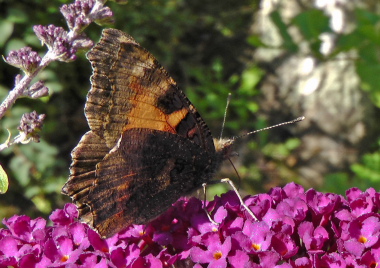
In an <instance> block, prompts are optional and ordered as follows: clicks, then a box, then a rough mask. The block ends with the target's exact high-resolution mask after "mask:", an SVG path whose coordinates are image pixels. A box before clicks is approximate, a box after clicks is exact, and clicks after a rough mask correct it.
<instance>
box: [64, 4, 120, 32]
mask: <svg viewBox="0 0 380 268" xmlns="http://www.w3.org/2000/svg"><path fill="white" fill-rule="evenodd" d="M61 13H62V15H63V16H64V17H65V19H66V21H67V25H68V26H69V29H70V30H73V31H74V32H77V31H79V30H80V29H83V28H85V27H87V26H88V25H89V24H90V23H91V22H92V21H96V22H97V23H99V24H101V23H104V22H112V21H113V20H112V17H113V13H112V11H111V9H110V8H109V7H103V5H102V4H100V1H95V0H77V1H75V2H74V3H73V4H69V5H63V6H62V7H61Z"/></svg>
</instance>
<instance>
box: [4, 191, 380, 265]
mask: <svg viewBox="0 0 380 268" xmlns="http://www.w3.org/2000/svg"><path fill="white" fill-rule="evenodd" d="M347 193H348V200H346V199H344V197H342V196H340V195H335V194H323V193H320V192H317V191H315V190H309V191H304V189H303V188H302V187H301V186H299V185H296V184H289V185H287V186H285V187H284V188H283V189H282V188H280V187H276V188H274V189H272V190H271V191H270V192H269V193H268V194H260V195H256V196H254V197H247V198H245V200H246V203H248V204H249V207H250V208H252V209H253V210H255V211H257V212H258V215H261V216H260V217H259V219H261V220H260V221H255V220H253V219H252V218H251V217H250V216H249V215H248V213H246V211H245V209H244V208H243V207H242V206H241V204H240V203H239V201H238V200H237V199H236V194H235V193H234V192H232V191H231V192H229V193H227V194H225V195H223V196H222V197H216V198H215V199H214V200H213V201H211V202H207V203H206V208H207V209H208V211H210V214H211V218H212V219H213V220H214V221H216V222H217V224H215V223H212V222H210V220H209V218H208V217H207V215H206V214H205V211H204V209H203V202H202V201H200V200H198V199H195V198H191V199H186V198H181V199H180V200H178V201H177V202H176V203H175V204H173V206H172V207H171V208H170V209H169V210H168V211H167V212H166V213H164V214H163V215H161V216H160V217H158V218H157V219H155V220H154V221H152V222H150V223H148V224H147V225H145V226H144V225H131V226H129V227H127V228H126V229H125V230H124V231H122V232H120V233H118V234H115V235H114V236H113V237H110V238H107V239H103V238H101V237H100V236H99V235H98V234H97V233H96V232H95V231H93V230H91V229H89V227H88V226H87V225H86V224H84V223H80V222H79V221H78V218H77V217H78V212H77V209H76V207H75V206H74V205H73V204H66V205H65V207H64V209H59V210H56V211H54V212H53V213H52V214H51V216H50V219H51V221H52V222H53V226H49V227H48V226H46V221H45V220H43V219H36V220H32V219H30V218H29V217H27V216H14V217H11V218H10V219H8V220H3V223H4V224H5V226H6V227H7V229H0V267H7V266H11V267H38V268H39V267H41V268H42V267H68V268H71V267H81V268H82V267H83V268H85V267H96V268H103V267H104V268H106V267H116V268H119V267H198V268H201V267H275V268H288V267H289V268H290V267H293V268H311V267H358V268H364V267H375V266H377V265H378V264H379V263H380V239H379V237H380V216H379V214H378V213H377V211H379V210H380V205H379V204H380V202H379V201H378V197H379V196H380V195H379V194H378V193H376V192H375V191H374V190H373V189H369V190H367V191H365V192H362V191H359V190H357V189H352V190H350V191H347ZM375 211H376V212H375Z"/></svg>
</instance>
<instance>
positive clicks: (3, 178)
mask: <svg viewBox="0 0 380 268" xmlns="http://www.w3.org/2000/svg"><path fill="white" fill-rule="evenodd" d="M8 185H9V182H8V176H7V173H5V171H4V169H3V167H2V166H1V165H0V194H4V193H6V192H7V191H8Z"/></svg>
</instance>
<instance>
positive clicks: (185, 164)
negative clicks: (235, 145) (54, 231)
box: [62, 29, 216, 237]
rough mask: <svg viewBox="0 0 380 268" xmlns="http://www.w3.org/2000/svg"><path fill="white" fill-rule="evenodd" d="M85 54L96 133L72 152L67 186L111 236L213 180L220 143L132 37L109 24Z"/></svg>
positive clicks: (89, 112)
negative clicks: (89, 68)
mask: <svg viewBox="0 0 380 268" xmlns="http://www.w3.org/2000/svg"><path fill="white" fill-rule="evenodd" d="M87 56H88V59H89V60H90V61H91V64H92V67H93V75H92V78H91V81H92V88H91V90H90V92H89V94H88V96H87V102H86V107H85V113H86V117H87V120H88V122H89V126H90V129H91V131H89V132H88V133H86V134H85V135H84V136H83V137H82V139H81V141H80V142H79V144H78V146H77V147H76V148H75V149H74V150H73V152H72V158H73V162H72V165H71V167H70V178H69V180H68V182H67V183H66V184H65V186H64V187H63V189H62V192H63V193H64V194H67V195H70V196H71V197H72V198H73V200H74V202H75V204H76V205H77V206H78V208H79V214H80V215H79V217H80V218H81V219H82V220H83V221H85V222H87V223H88V224H89V225H90V226H92V227H93V228H95V229H96V230H98V232H99V233H100V234H101V235H103V236H107V237H108V236H110V235H112V234H114V233H116V232H118V231H120V230H121V229H122V228H123V227H126V226H127V225H129V224H131V223H144V222H146V221H148V220H150V219H152V218H154V217H155V216H157V215H158V214H160V213H161V212H162V211H163V210H165V209H166V208H167V207H168V206H170V204H171V203H173V202H174V201H175V200H177V199H178V198H179V197H180V196H181V195H184V194H187V193H188V192H190V191H191V190H193V189H195V188H197V187H199V186H200V185H201V184H202V182H204V181H207V180H208V179H209V177H210V176H211V174H212V173H213V171H214V170H215V169H216V168H215V165H216V164H215V161H214V159H213V157H214V155H215V147H214V143H213V141H212V137H211V134H210V131H209V129H208V127H207V126H206V124H205V123H204V121H203V120H202V118H201V117H200V115H199V114H198V112H197V111H196V109H195V108H194V106H193V105H192V104H191V103H190V101H189V100H188V99H187V98H186V96H185V95H184V94H183V92H182V91H180V90H179V89H178V87H177V85H176V83H175V82H174V81H173V79H172V78H171V77H170V76H169V75H168V74H167V72H166V71H165V70H164V69H163V68H162V67H161V66H160V64H159V63H158V62H157V60H156V59H155V58H154V57H153V56H152V55H151V54H150V53H149V52H148V51H146V50H145V49H144V48H142V47H141V46H140V45H139V44H138V43H137V42H136V41H135V40H133V38H132V37H130V36H128V35H126V34H124V33H123V32H121V31H118V30H114V29H107V30H104V31H103V35H102V38H101V41H100V42H99V43H98V44H97V45H96V46H95V47H94V48H93V49H92V50H91V51H90V52H89V53H88V55H87Z"/></svg>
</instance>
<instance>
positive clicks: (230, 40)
mask: <svg viewBox="0 0 380 268" xmlns="http://www.w3.org/2000/svg"><path fill="white" fill-rule="evenodd" d="M70 2H71V1H64V0H51V1H46V0H30V1H10V0H9V1H7V0H5V1H4V0H3V1H1V0H0V32H1V35H0V53H1V54H2V55H7V53H8V52H9V51H10V50H14V49H18V48H20V47H23V46H25V45H28V46H31V47H33V49H34V50H37V51H40V52H41V53H44V51H45V48H44V47H41V46H40V44H39V41H38V40H37V38H36V37H35V36H34V33H33V30H32V26H33V25H37V24H43V25H47V24H55V25H57V26H62V27H65V25H64V20H63V17H62V16H61V15H60V13H59V7H60V6H61V5H62V4H63V3H70ZM109 6H110V7H111V9H112V10H113V11H114V13H115V19H116V23H115V25H114V26H112V27H115V28H118V29H121V30H124V31H125V32H127V33H129V34H130V35H132V36H133V37H134V38H135V39H136V40H137V41H138V42H140V43H141V44H142V45H143V46H144V47H146V48H147V49H148V50H149V51H151V52H152V54H154V55H155V56H156V57H157V59H158V60H159V62H160V63H161V64H162V65H163V66H165V67H166V69H167V70H168V71H169V73H170V74H171V75H172V76H173V78H174V79H175V80H176V81H177V82H178V84H179V85H180V87H181V88H182V89H183V90H184V91H185V92H186V94H187V96H188V97H189V99H190V100H191V101H192V102H193V103H194V104H195V106H196V107H197V109H198V110H199V112H200V113H201V114H202V116H203V118H204V119H205V121H206V122H207V124H208V125H209V126H210V128H211V130H212V132H213V133H214V136H215V137H219V133H220V127H221V125H222V120H223V115H224V109H225V105H226V104H225V103H226V99H227V96H228V93H230V92H231V93H232V101H231V106H230V108H229V111H228V114H227V121H226V128H225V132H224V133H225V134H224V135H223V136H226V137H228V136H233V135H239V134H242V133H245V132H246V131H251V130H254V129H259V128H262V127H265V126H267V123H266V121H265V120H264V119H263V118H261V117H259V116H257V111H258V110H259V107H258V104H257V98H258V97H259V94H260V91H259V90H258V88H259V83H260V81H261V78H262V77H263V76H264V75H265V73H264V72H263V70H262V69H261V68H260V67H258V66H256V65H255V64H254V63H253V62H252V60H251V56H250V55H251V54H250V53H247V52H249V51H252V50H254V49H255V47H257V46H262V47H270V44H265V43H264V42H262V40H261V39H260V37H259V36H257V35H254V34H252V32H251V24H252V18H253V16H254V15H255V14H256V12H257V10H258V8H259V1H258V0H257V1H255V0H240V1H235V0H223V1H219V0H212V1H201V0H192V1H185V0H144V1H142V0H135V1H134V0H131V1H129V2H128V3H127V4H126V5H118V4H116V3H113V2H109ZM30 10H33V12H30ZM355 14H356V16H355V20H356V29H354V31H353V32H351V33H350V34H342V35H341V36H339V39H338V43H337V49H336V51H335V52H334V54H333V55H332V56H331V58H328V59H324V58H323V57H322V55H321V54H320V52H319V48H320V47H319V46H320V41H319V39H318V36H319V35H320V34H321V33H323V32H328V31H330V29H329V24H328V19H327V17H326V16H325V15H324V14H323V12H321V11H320V10H316V9H309V10H305V11H303V12H301V13H300V14H299V15H298V16H296V17H295V18H293V20H292V21H291V23H290V24H287V23H285V22H284V19H283V18H282V17H281V15H280V12H277V11H275V12H273V13H272V14H271V19H272V21H273V22H274V24H275V25H276V26H277V28H278V31H279V32H280V35H281V37H282V39H283V44H282V48H283V49H285V50H286V51H288V52H289V53H296V52H297V51H298V44H297V43H296V42H295V41H294V40H292V38H291V35H290V34H289V28H290V27H294V26H295V27H298V28H299V30H300V32H301V33H302V35H303V38H304V39H305V40H306V41H307V43H308V44H309V46H310V48H312V51H313V52H314V56H317V57H319V58H321V59H322V60H332V59H333V57H334V56H335V55H337V54H338V53H339V52H342V51H349V50H355V51H356V52H357V55H358V58H356V59H353V60H354V61H355V64H356V68H357V73H358V74H359V76H360V78H361V83H362V87H363V88H364V89H365V90H366V91H367V92H368V94H369V96H371V99H372V101H373V102H374V104H375V105H377V106H378V107H380V91H379V89H380V80H379V79H380V78H379V77H380V76H379V75H377V73H378V72H379V71H380V64H379V58H378V55H379V41H380V39H379V32H378V30H377V29H378V26H379V16H378V15H376V14H374V13H372V11H369V10H363V9H359V8H358V9H357V10H356V13H355ZM100 31H101V27H99V26H97V25H91V26H90V27H89V28H88V29H87V31H86V32H87V34H88V35H89V36H90V37H91V38H92V39H93V40H94V41H97V40H98V39H99V36H100ZM16 74H17V70H16V69H15V68H13V67H11V66H9V65H7V64H5V63H4V62H2V63H1V64H0V97H1V99H4V97H5V96H6V94H7V93H8V90H9V89H11V88H12V87H13V84H14V77H15V75H16ZM90 74H91V70H90V66H89V63H88V62H87V60H86V59H85V57H84V53H82V54H80V55H79V57H78V60H77V61H75V62H73V63H69V64H67V63H59V62H58V63H54V64H52V65H50V66H49V67H48V68H47V69H46V70H44V71H43V72H42V74H41V76H40V77H39V79H44V80H45V81H46V85H47V86H48V87H49V88H50V89H51V95H50V97H48V98H44V99H39V100H29V99H20V100H18V101H17V103H16V105H15V106H14V107H13V108H12V109H11V110H9V111H8V114H7V115H6V117H5V118H3V119H2V120H1V122H0V124H1V129H0V131H1V133H0V141H1V142H3V141H5V140H6V138H7V137H8V132H7V129H9V130H10V131H11V132H12V134H13V135H17V130H16V128H17V126H18V124H19V120H20V117H21V115H22V113H24V112H30V111H32V110H36V111H37V112H38V113H45V114H46V115H47V118H46V123H45V125H44V128H43V132H42V139H41V140H42V141H41V143H39V144H34V143H30V144H27V145H20V146H13V147H11V148H9V149H7V150H5V151H3V152H2V155H1V156H0V157H1V159H0V161H1V164H2V166H3V167H4V169H5V170H6V172H7V174H8V175H9V178H10V186H9V192H8V193H7V194H6V195H2V196H1V197H2V198H1V200H0V206H1V208H2V209H1V210H0V211H1V212H0V218H2V217H9V216H11V215H12V214H15V213H18V214H29V215H31V216H36V215H44V214H48V213H49V212H50V211H51V210H52V209H54V208H57V207H61V206H62V204H63V203H64V202H68V201H69V199H68V198H67V197H63V196H62V195H61V194H60V189H61V187H62V185H63V184H64V182H65V181H66V179H67V177H68V167H69V164H70V151H71V150H72V148H74V146H75V145H76V144H77V142H78V141H79V139H80V137H81V136H82V135H83V134H84V133H85V132H86V131H87V130H88V126H87V122H86V120H85V117H84V113H83V107H84V102H85V96H86V93H87V91H88V89H89V87H90V85H89V77H90ZM279 132H280V134H279V135H278V136H277V138H275V139H273V140H272V139H271V138H272V137H271V136H270V135H271V134H270V133H268V132H263V133H259V134H258V135H255V137H252V138H250V140H249V141H247V140H245V141H244V142H246V147H247V149H250V150H255V153H250V154H248V155H247V156H248V157H247V158H246V159H244V162H243V163H242V165H239V173H240V175H241V176H242V177H243V178H245V180H244V187H243V188H245V189H248V191H249V192H250V193H253V191H263V190H264V188H265V187H264V186H265V184H264V183H263V178H262V176H261V174H260V173H259V172H260V170H261V168H260V166H259V165H260V164H258V163H257V162H255V160H257V159H266V160H267V161H268V162H269V163H272V164H273V169H277V170H278V173H279V177H282V178H284V181H281V183H282V184H285V183H286V182H288V181H291V180H293V181H297V180H298V178H297V177H296V174H295V173H294V172H292V169H291V167H292V164H289V163H290V162H291V156H292V152H293V151H294V150H296V149H297V148H298V146H299V140H297V139H294V138H293V137H292V136H291V135H290V134H289V133H287V132H285V131H283V132H281V131H279ZM274 135H275V134H273V135H272V136H274ZM378 158H379V150H378V148H377V149H374V150H373V152H369V153H368V154H367V155H366V156H365V157H363V160H362V162H361V163H360V164H357V165H354V166H353V167H352V171H353V173H354V175H353V176H354V178H355V179H357V180H361V181H362V184H361V185H360V186H361V187H362V188H364V189H365V188H367V187H368V186H369V185H372V183H378V181H379V162H378ZM289 161H290V162H289ZM376 161H377V162H376ZM329 176H330V177H334V184H333V185H329V184H328V183H329V177H328V178H327V179H326V185H325V186H324V189H325V190H330V191H333V192H337V193H338V192H339V191H340V189H341V188H342V185H343V183H344V184H346V185H351V184H349V183H350V181H352V178H353V176H352V174H348V173H340V174H331V175H329ZM264 180H265V179H264ZM339 180H340V181H342V184H340V185H338V186H339V188H338V186H337V183H336V182H337V181H339ZM266 183H267V182H266ZM215 187H216V190H210V191H211V194H214V193H215V192H216V191H223V190H221V189H222V188H224V186H223V185H216V186H215Z"/></svg>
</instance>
